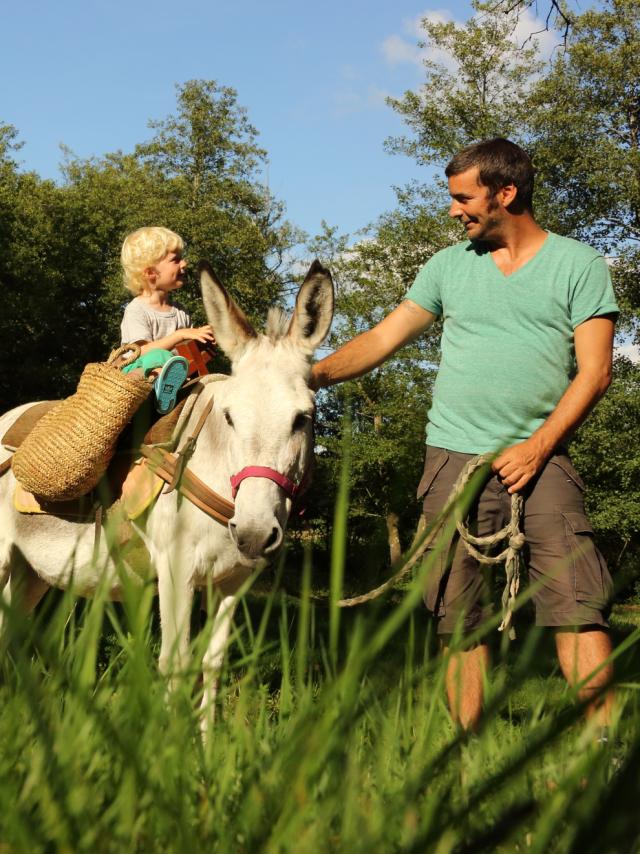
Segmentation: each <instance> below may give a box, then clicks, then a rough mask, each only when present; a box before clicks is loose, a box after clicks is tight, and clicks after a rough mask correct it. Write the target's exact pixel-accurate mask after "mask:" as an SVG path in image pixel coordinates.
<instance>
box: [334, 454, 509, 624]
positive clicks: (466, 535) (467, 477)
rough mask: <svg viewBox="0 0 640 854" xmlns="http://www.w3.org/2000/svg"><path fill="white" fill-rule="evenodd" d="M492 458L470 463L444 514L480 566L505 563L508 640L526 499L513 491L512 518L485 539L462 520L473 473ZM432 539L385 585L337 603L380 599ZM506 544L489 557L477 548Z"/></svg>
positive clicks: (504, 604) (504, 617)
mask: <svg viewBox="0 0 640 854" xmlns="http://www.w3.org/2000/svg"><path fill="white" fill-rule="evenodd" d="M492 459H493V455H492V454H480V455H479V456H477V457H473V458H472V459H470V460H469V462H468V463H467V464H466V466H465V467H464V468H463V469H462V471H461V472H460V474H459V476H458V479H457V480H456V482H455V484H454V485H453V489H452V490H451V494H450V496H449V499H448V501H447V504H446V508H445V511H444V515H445V516H446V514H447V513H448V512H450V511H451V510H452V511H453V513H454V515H455V520H456V528H457V530H458V533H459V534H460V539H461V540H462V542H463V543H464V547H465V548H466V550H467V552H468V553H469V554H470V555H471V556H472V557H473V558H475V559H476V560H477V561H478V562H479V563H481V564H484V565H486V566H495V565H496V564H499V563H504V565H505V573H506V576H507V581H506V584H505V588H504V591H503V593H502V622H501V623H500V626H499V629H498V630H499V631H501V632H502V631H505V630H508V632H509V637H510V638H513V637H515V632H514V630H513V625H512V622H513V609H514V605H515V600H516V597H517V595H518V590H519V589H520V566H521V560H522V556H521V552H522V548H523V547H524V544H525V536H524V534H523V533H522V530H521V522H522V513H523V509H524V500H523V498H522V496H521V495H520V494H519V493H517V492H514V493H513V494H512V495H511V519H510V520H509V522H508V524H507V525H505V527H504V528H502V529H501V530H500V531H497V532H496V533H495V534H489V535H487V536H485V537H476V536H474V535H473V534H472V533H471V532H470V531H469V528H468V527H467V524H466V518H464V517H463V512H462V509H461V501H460V499H461V497H462V495H463V493H464V491H465V489H466V488H467V486H468V485H469V482H470V481H471V479H472V477H473V476H474V474H475V473H476V472H477V471H478V470H479V469H481V468H482V467H483V466H486V465H488V464H489V463H490V462H491V460H492ZM432 540H433V534H431V535H429V536H427V537H425V539H424V541H423V542H422V543H421V544H420V546H419V547H418V549H417V551H416V552H415V554H413V555H412V556H411V558H410V559H409V560H408V561H407V563H406V564H405V565H404V566H403V567H402V569H400V570H399V572H397V573H396V574H395V575H393V576H392V577H391V578H389V579H387V581H385V582H384V584H381V585H380V586H379V587H376V588H375V589H374V590H371V591H369V592H368V593H364V594H362V595H361V596H354V597H353V598H350V599H340V600H339V601H338V603H337V605H338V607H339V608H353V607H355V606H356V605H362V604H364V603H365V602H370V601H372V600H373V599H377V598H378V597H379V596H381V595H382V594H383V593H384V592H385V591H386V590H388V589H389V588H390V587H392V586H393V585H394V584H396V583H397V582H398V581H400V579H401V578H404V576H405V575H406V574H407V573H408V572H410V570H411V569H412V568H413V567H414V566H415V564H416V563H417V562H418V561H419V560H420V558H421V557H422V555H423V554H424V552H425V551H426V549H427V548H428V547H429V545H430V543H431V542H432ZM504 540H506V541H507V543H506V546H505V548H504V549H503V550H502V551H501V552H500V554H497V555H487V554H484V553H483V552H481V551H479V550H478V548H477V547H478V546H479V547H481V548H485V549H488V548H490V547H491V546H495V545H497V544H498V543H501V542H503V541H504Z"/></svg>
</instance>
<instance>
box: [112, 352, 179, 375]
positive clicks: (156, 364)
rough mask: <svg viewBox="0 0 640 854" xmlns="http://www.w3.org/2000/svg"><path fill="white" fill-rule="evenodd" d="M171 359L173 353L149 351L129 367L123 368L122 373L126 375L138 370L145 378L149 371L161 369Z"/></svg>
mask: <svg viewBox="0 0 640 854" xmlns="http://www.w3.org/2000/svg"><path fill="white" fill-rule="evenodd" d="M172 358H173V353H170V352H169V350H149V351H147V352H146V353H144V354H143V355H142V356H139V357H138V358H137V359H136V360H135V362H132V363H131V364H130V365H127V367H126V368H123V369H122V373H123V374H128V373H129V371H135V370H136V369H137V368H139V369H140V370H141V371H143V372H144V375H145V377H146V376H148V374H149V373H150V372H151V371H153V370H155V369H156V368H161V367H162V366H163V365H165V364H166V363H167V362H168V361H169V359H172Z"/></svg>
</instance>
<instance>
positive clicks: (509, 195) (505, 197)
mask: <svg viewBox="0 0 640 854" xmlns="http://www.w3.org/2000/svg"><path fill="white" fill-rule="evenodd" d="M497 195H498V199H499V201H500V203H501V204H502V205H503V207H505V208H508V207H509V206H510V205H512V204H513V203H514V202H515V200H516V199H517V197H518V188H517V187H516V185H515V184H507V186H506V187H502V188H501V189H500V190H498V193H497Z"/></svg>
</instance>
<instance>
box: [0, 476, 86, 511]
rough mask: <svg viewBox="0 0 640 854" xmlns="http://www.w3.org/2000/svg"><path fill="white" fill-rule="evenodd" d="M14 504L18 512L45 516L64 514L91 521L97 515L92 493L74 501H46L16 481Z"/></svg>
mask: <svg viewBox="0 0 640 854" xmlns="http://www.w3.org/2000/svg"><path fill="white" fill-rule="evenodd" d="M13 506H14V507H15V509H16V510H17V511H18V513H29V514H33V513H38V514H42V515H45V516H62V517H64V518H68V519H86V520H88V521H91V520H92V519H93V517H94V515H95V508H96V502H95V501H94V500H93V498H92V497H91V495H84V496H83V497H82V498H76V499H75V500H74V501H45V500H44V499H39V498H36V497H35V495H33V493H31V492H27V490H26V489H25V488H24V486H22V485H21V484H20V483H19V482H18V481H16V488H15V492H14V493H13Z"/></svg>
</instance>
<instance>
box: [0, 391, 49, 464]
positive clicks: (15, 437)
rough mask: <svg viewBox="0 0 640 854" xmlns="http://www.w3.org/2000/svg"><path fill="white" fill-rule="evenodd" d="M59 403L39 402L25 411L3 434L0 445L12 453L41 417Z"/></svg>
mask: <svg viewBox="0 0 640 854" xmlns="http://www.w3.org/2000/svg"><path fill="white" fill-rule="evenodd" d="M59 403H60V401H59V400H41V401H40V403H34V404H33V405H32V406H30V407H29V408H28V409H25V411H24V412H23V413H22V415H20V416H19V417H18V418H17V419H16V420H15V421H14V422H13V424H12V425H11V427H9V429H8V430H7V432H6V433H5V434H4V436H3V437H2V441H1V442H0V444H2V445H4V446H5V447H6V448H8V449H9V450H12V451H13V450H15V449H16V448H19V447H20V445H21V444H22V443H23V442H24V440H25V439H26V438H27V436H28V435H29V433H30V432H31V431H32V430H33V428H34V427H35V426H36V424H37V423H38V421H40V419H41V418H42V416H43V415H46V414H47V412H49V411H50V410H52V409H53V407H54V406H57V405H58V404H59Z"/></svg>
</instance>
